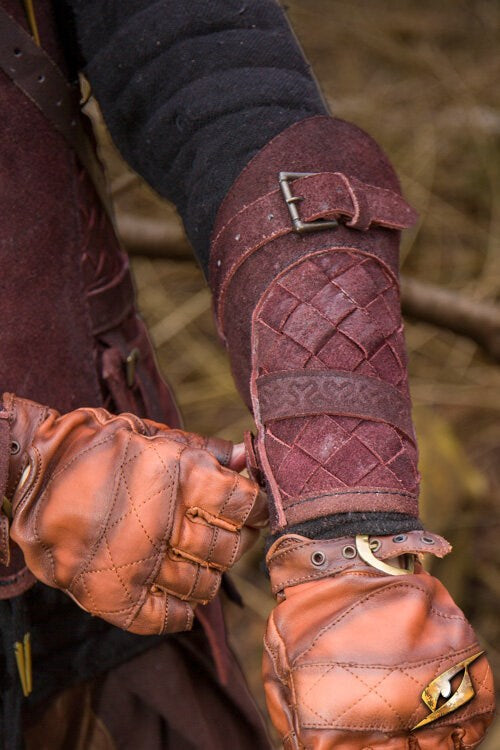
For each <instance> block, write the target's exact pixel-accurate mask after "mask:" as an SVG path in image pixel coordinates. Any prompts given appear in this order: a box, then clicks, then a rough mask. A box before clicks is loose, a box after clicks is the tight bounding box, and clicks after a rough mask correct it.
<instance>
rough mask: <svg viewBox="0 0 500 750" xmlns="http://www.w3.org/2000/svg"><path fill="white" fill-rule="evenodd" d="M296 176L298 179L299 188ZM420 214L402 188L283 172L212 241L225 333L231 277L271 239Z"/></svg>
mask: <svg viewBox="0 0 500 750" xmlns="http://www.w3.org/2000/svg"><path fill="white" fill-rule="evenodd" d="M298 175H299V176H298ZM291 181H294V182H295V184H294V185H293V190H292V187H291V185H290V182H291ZM299 202H300V214H299V211H298V208H297V205H296V204H297V203H299ZM416 218H417V214H416V212H415V211H414V210H413V209H412V208H411V206H410V205H409V204H408V203H407V202H406V201H405V200H404V199H403V198H402V197H401V196H400V195H399V194H398V193H395V192H394V191H392V190H387V189H386V188H381V187H377V186H375V185H368V184H367V183H364V182H362V181H361V180H358V179H357V178H355V177H352V176H348V175H345V174H343V173H342V172H304V173H298V172H280V173H279V187H277V188H276V189H275V190H273V191H271V192H270V193H267V194H266V195H263V196H261V197H260V198H258V199H257V200H255V201H253V202H252V203H249V204H248V205H245V206H244V207H243V208H242V209H241V210H240V211H239V212H238V213H237V214H235V215H234V216H233V217H232V218H231V219H230V220H229V221H228V222H227V223H226V224H224V226H222V227H221V229H220V230H219V231H218V233H217V234H216V235H215V236H214V238H213V240H212V248H211V253H210V285H211V287H212V290H213V292H214V299H215V304H216V315H217V320H218V324H219V328H220V331H221V333H222V328H223V324H222V321H223V307H224V297H225V294H226V290H227V288H228V286H229V284H230V282H231V279H232V278H233V276H234V274H235V273H236V271H237V270H238V269H239V267H240V266H241V265H242V264H243V263H245V261H246V260H247V259H248V258H249V257H250V256H252V255H253V254H254V253H255V252H257V251H259V250H260V249H261V248H263V247H264V246H265V245H267V244H269V243H270V242H272V241H274V240H276V239H278V238H279V237H283V236H286V235H292V234H293V235H295V236H294V237H293V241H295V242H304V241H305V235H306V234H309V233H313V232H314V231H318V230H325V229H326V230H335V229H339V228H340V224H342V226H346V227H348V228H349V229H354V230H357V231H359V232H364V231H367V230H368V229H370V228H371V227H383V228H386V229H394V230H400V229H405V228H407V227H410V226H412V224H414V223H415V221H416ZM297 234H299V237H297ZM344 242H345V238H344ZM334 246H335V242H334V241H333V240H332V247H334Z"/></svg>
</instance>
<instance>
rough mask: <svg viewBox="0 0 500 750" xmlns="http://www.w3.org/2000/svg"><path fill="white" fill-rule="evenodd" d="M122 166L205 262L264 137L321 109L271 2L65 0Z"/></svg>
mask: <svg viewBox="0 0 500 750" xmlns="http://www.w3.org/2000/svg"><path fill="white" fill-rule="evenodd" d="M67 2H68V3H69V5H70V6H71V8H72V10H73V13H74V24H75V28H76V35H77V40H78V46H79V51H80V54H81V57H82V59H83V64H84V68H85V72H86V74H87V76H88V78H89V80H90V83H91V85H92V88H93V91H94V93H95V95H96V98H97V99H98V101H99V104H100V106H101V109H102V112H103V115H104V118H105V120H106V123H107V125H108V128H109V130H110V132H111V135H112V137H113V140H114V141H115V143H116V145H117V147H118V149H119V150H120V151H121V153H122V154H123V156H124V157H125V159H126V160H127V162H128V163H129V164H130V165H131V166H132V167H133V168H134V169H135V170H136V171H137V172H138V173H139V174H141V175H142V176H143V177H144V178H145V179H146V180H147V181H148V182H149V183H150V184H151V185H152V186H153V188H155V190H157V191H158V193H160V194H161V195H163V196H165V197H166V198H169V199H170V200H171V201H173V202H174V203H175V204H176V206H177V209H178V211H179V213H180V215H181V217H182V219H183V221H184V225H185V227H186V231H187V234H188V236H189V239H190V240H191V243H192V245H193V247H194V249H195V252H196V254H197V257H198V260H199V261H200V263H201V265H202V267H203V268H204V270H205V271H206V270H207V265H208V248H209V240H210V233H211V229H212V224H213V221H214V219H215V214H216V212H217V209H218V207H219V205H220V203H221V202H222V200H223V198H224V196H225V195H226V193H227V191H228V189H229V187H230V186H231V184H232V182H233V181H234V180H235V178H236V177H237V176H238V174H239V173H240V172H241V170H242V169H243V168H244V167H245V165H246V164H247V163H248V162H249V161H250V159H251V158H252V156H253V155H254V154H255V153H256V152H257V151H258V150H259V149H260V148H262V147H263V146H264V145H265V144H266V143H267V142H268V141H269V140H270V139H271V138H273V137H274V136H275V135H277V134H278V133H279V132H281V131H282V130H284V129H285V128H287V127H289V126H290V125H292V124H293V123H294V122H297V121H298V120H301V119H304V118H306V117H310V116H312V115H316V114H325V112H326V107H325V104H324V101H323V98H322V96H321V94H320V92H319V89H318V87H317V84H316V81H315V80H314V78H313V76H312V74H311V72H310V70H309V66H308V64H307V62H306V61H305V59H304V56H303V54H302V52H301V50H300V47H299V45H298V43H297V41H296V39H295V37H294V35H293V32H292V31H291V29H290V27H289V25H288V22H287V20H286V17H285V15H284V13H283V11H282V10H281V8H280V7H279V5H278V4H277V2H275V0H189V2H184V1H183V0H156V2H155V1H154V0H120V1H119V2H118V0H115V1H114V2H112V1H110V0H67Z"/></svg>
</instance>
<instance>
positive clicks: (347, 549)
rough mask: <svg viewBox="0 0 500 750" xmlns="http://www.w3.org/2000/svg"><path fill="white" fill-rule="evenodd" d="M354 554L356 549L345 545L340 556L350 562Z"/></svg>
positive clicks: (350, 545)
mask: <svg viewBox="0 0 500 750" xmlns="http://www.w3.org/2000/svg"><path fill="white" fill-rule="evenodd" d="M356 554H357V553H356V547H353V546H352V544H346V546H345V547H344V549H343V550H342V556H343V557H345V558H346V559H347V560H352V558H353V557H356Z"/></svg>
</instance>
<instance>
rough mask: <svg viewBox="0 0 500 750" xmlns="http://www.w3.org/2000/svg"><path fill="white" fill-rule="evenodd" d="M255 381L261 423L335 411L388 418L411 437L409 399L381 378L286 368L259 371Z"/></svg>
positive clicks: (340, 413) (331, 371)
mask: <svg viewBox="0 0 500 750" xmlns="http://www.w3.org/2000/svg"><path fill="white" fill-rule="evenodd" d="M256 384H257V392H258V402H259V403H258V407H259V411H260V417H261V419H262V422H263V423H264V424H267V423H268V422H270V421H272V420H273V419H287V418H288V417H307V416H314V415H316V414H335V415H337V416H343V417H357V418H359V419H369V420H373V421H375V422H387V423H388V424H392V425H393V427H396V429H398V430H400V431H401V432H403V433H404V434H405V435H407V436H408V437H409V439H410V440H413V439H414V434H413V426H412V422H411V416H410V412H409V410H408V399H406V398H405V397H404V396H403V395H402V394H401V392H400V391H398V389H397V388H394V386H392V385H390V383H386V382H385V381H383V380H379V379H376V378H370V377H365V376H364V375H356V374H351V373H345V372H336V371H335V370H287V371H284V372H275V373H272V374H271V375H261V376H260V377H259V378H258V379H257V383H256Z"/></svg>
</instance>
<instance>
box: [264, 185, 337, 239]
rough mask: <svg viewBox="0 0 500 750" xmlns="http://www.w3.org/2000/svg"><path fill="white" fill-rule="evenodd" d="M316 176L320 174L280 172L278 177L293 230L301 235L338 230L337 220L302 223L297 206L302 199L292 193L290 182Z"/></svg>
mask: <svg viewBox="0 0 500 750" xmlns="http://www.w3.org/2000/svg"><path fill="white" fill-rule="evenodd" d="M315 174H320V172H280V173H279V175H278V180H279V184H280V188H281V192H282V193H283V198H284V199H285V203H286V205H287V207H288V211H289V213H290V217H291V219H292V224H293V230H294V232H298V233H299V234H304V233H305V232H317V231H318V230H320V229H336V228H337V227H338V225H339V222H338V221H335V219H332V220H331V221H327V220H326V219H317V220H316V221H302V219H301V218H300V215H299V212H298V209H297V206H296V205H295V204H296V203H298V202H299V201H301V200H302V198H301V197H300V196H298V195H294V194H293V193H292V189H291V187H290V182H289V181H290V180H296V179H298V178H299V177H312V176H313V175H315Z"/></svg>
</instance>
